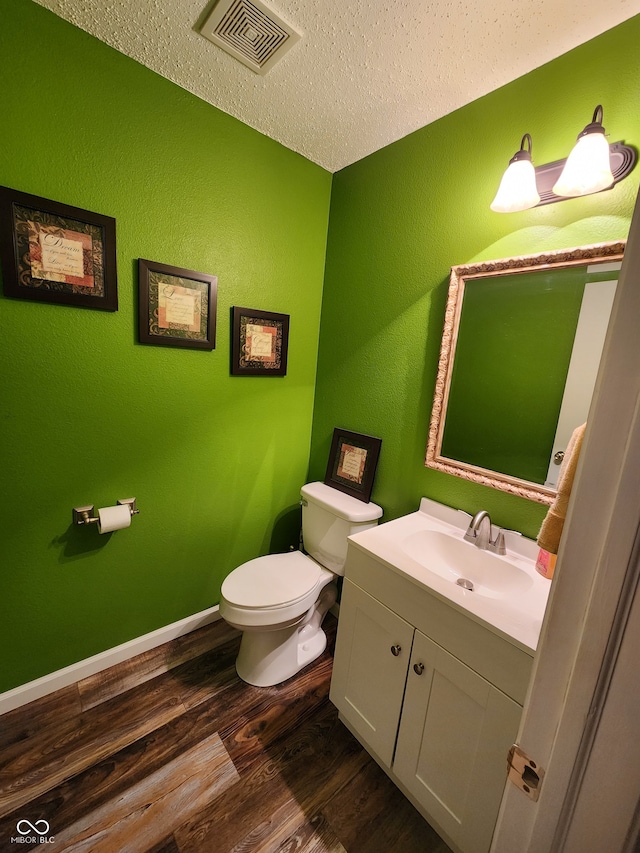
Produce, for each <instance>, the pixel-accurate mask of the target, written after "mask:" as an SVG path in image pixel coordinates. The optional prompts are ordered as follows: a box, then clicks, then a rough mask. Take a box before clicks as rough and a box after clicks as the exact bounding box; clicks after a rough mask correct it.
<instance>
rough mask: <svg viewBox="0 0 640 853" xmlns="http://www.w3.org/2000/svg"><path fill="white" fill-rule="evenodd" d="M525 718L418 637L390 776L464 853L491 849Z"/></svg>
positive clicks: (459, 664) (516, 707)
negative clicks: (509, 763) (511, 759)
mask: <svg viewBox="0 0 640 853" xmlns="http://www.w3.org/2000/svg"><path fill="white" fill-rule="evenodd" d="M414 667H417V670H416V669H414ZM521 712H522V708H521V707H520V705H518V704H517V703H516V702H514V701H513V700H512V699H509V697H508V696H505V694H504V693H501V692H500V691H499V690H498V689H497V688H495V687H494V686H493V685H491V684H489V682H488V681H485V679H484V678H482V677H481V676H479V675H478V674H477V673H475V672H474V671H473V670H471V669H469V667H468V666H465V664H463V663H462V662H461V661H459V660H458V659H457V658H454V657H453V656H452V655H450V654H449V653H448V652H446V651H445V650H444V649H443V648H441V647H440V646H438V645H436V643H434V642H432V641H431V640H429V639H428V638H427V637H425V636H424V635H423V634H421V633H420V632H419V631H416V634H415V639H414V643H413V653H412V656H411V665H410V667H409V674H408V676H407V690H406V694H405V701H404V708H403V712H402V720H401V723H400V732H399V734H398V745H397V749H396V756H395V761H394V765H393V770H394V773H395V775H396V776H397V777H398V779H399V780H400V781H401V782H402V783H403V784H404V785H405V787H406V788H407V789H408V790H409V791H410V792H411V793H412V794H413V795H414V796H415V797H416V799H417V800H418V802H420V803H421V804H422V805H423V806H424V808H425V809H426V811H427V813H428V814H429V815H430V816H431V817H432V818H433V821H434V823H436V824H437V825H439V827H440V828H441V829H442V831H443V832H444V833H446V834H448V835H449V837H450V838H451V840H452V841H453V842H454V843H455V844H456V845H457V846H458V847H459V848H460V850H462V851H464V853H486V851H488V850H489V845H490V844H491V836H492V835H493V829H494V825H495V822H496V818H497V815H498V808H499V806H500V800H501V798H502V792H503V789H504V786H505V782H506V779H507V753H508V751H509V747H510V746H511V744H512V743H513V740H514V738H515V736H516V734H517V730H518V723H519V720H520V714H521Z"/></svg>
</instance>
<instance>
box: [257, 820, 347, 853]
mask: <svg viewBox="0 0 640 853" xmlns="http://www.w3.org/2000/svg"><path fill="white" fill-rule="evenodd" d="M293 851H296V853H347V850H346V848H345V847H343V846H342V844H341V843H340V841H339V840H338V838H336V836H335V834H334V833H333V830H332V829H331V827H330V826H329V825H328V824H327V822H326V821H325V819H324V818H323V817H322V815H316V816H315V817H313V818H311V820H307V821H305V822H304V824H302V826H299V827H298V828H297V829H296V831H295V832H294V833H293V835H291V836H289V838H287V839H286V841H285V842H284V843H283V844H281V845H280V846H279V847H276V848H273V853H293ZM260 853H263V851H262V850H261V851H260ZM264 853H267V851H264ZM269 853H271V850H269Z"/></svg>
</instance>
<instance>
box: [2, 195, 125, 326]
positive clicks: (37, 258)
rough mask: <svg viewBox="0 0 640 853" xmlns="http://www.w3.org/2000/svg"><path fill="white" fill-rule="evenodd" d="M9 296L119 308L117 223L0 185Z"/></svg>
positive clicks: (5, 281)
mask: <svg viewBox="0 0 640 853" xmlns="http://www.w3.org/2000/svg"><path fill="white" fill-rule="evenodd" d="M0 260H1V261H2V279H3V289H4V293H5V296H12V297H16V298H17V299H33V300H35V301H37V302H57V303H59V304H61V305H75V306H77V307H80V308H98V309H100V310H102V311H117V310H118V284H117V275H116V221H115V219H113V218H112V217H111V216H103V215H102V214H101V213H91V212H90V211H88V210H83V209H82V208H80V207H70V206H69V205H67V204H61V203H60V202H57V201H50V200H49V199H45V198H40V197H39V196H35V195H29V194H28V193H23V192H19V191H18V190H12V189H9V187H0Z"/></svg>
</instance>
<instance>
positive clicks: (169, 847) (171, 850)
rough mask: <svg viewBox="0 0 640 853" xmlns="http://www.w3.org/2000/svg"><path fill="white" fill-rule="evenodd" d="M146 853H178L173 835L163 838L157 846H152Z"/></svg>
mask: <svg viewBox="0 0 640 853" xmlns="http://www.w3.org/2000/svg"><path fill="white" fill-rule="evenodd" d="M146 853H180V851H179V850H178V845H177V844H176V840H175V838H174V837H173V835H170V836H169V837H168V838H163V839H162V841H160V842H158V844H154V845H153V847H151V848H150V849H149V850H147V851H146Z"/></svg>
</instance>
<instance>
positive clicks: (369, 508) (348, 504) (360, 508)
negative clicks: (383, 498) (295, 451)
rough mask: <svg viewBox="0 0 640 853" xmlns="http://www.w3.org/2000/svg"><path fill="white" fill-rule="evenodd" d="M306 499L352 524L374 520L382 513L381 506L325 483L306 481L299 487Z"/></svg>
mask: <svg viewBox="0 0 640 853" xmlns="http://www.w3.org/2000/svg"><path fill="white" fill-rule="evenodd" d="M300 492H301V494H302V496H303V497H305V498H306V499H307V500H308V501H312V502H313V503H316V504H319V505H320V506H321V507H323V508H324V509H327V510H329V511H330V512H333V513H334V514H335V515H337V516H339V517H340V518H344V519H345V520H346V521H352V522H353V523H354V524H358V523H364V522H367V521H375V519H376V518H380V516H381V515H382V507H379V506H378V505H377V504H374V503H365V502H364V501H359V500H358V499H357V498H352V497H351V495H346V494H345V493H344V492H339V491H338V490H337V489H332V488H331V486H327V485H326V483H307V485H306V486H303V487H302V488H301V489H300Z"/></svg>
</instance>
